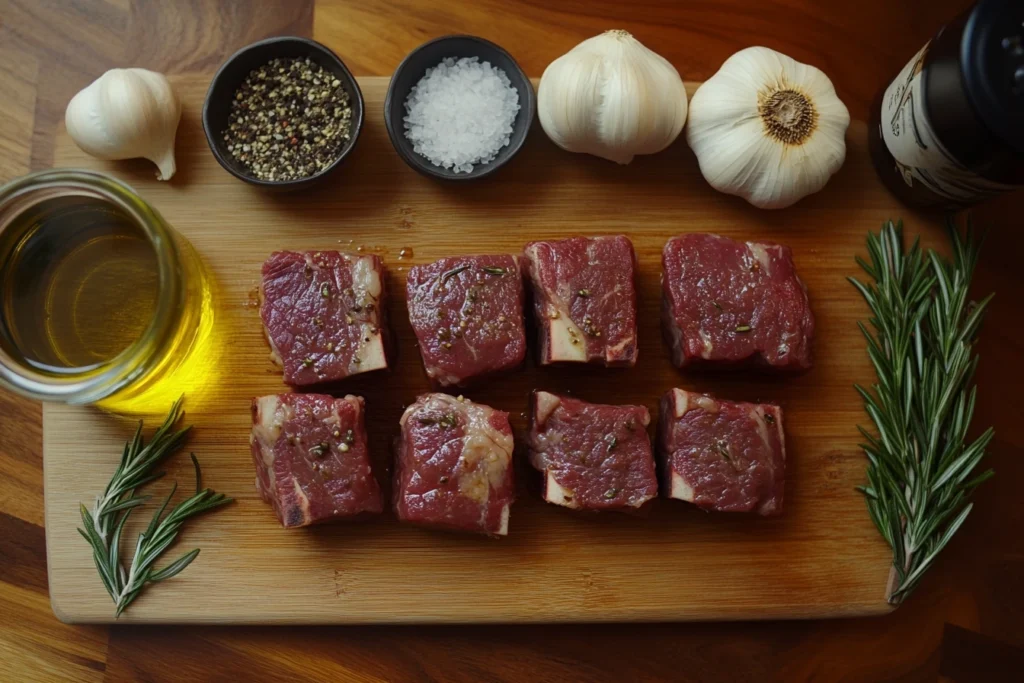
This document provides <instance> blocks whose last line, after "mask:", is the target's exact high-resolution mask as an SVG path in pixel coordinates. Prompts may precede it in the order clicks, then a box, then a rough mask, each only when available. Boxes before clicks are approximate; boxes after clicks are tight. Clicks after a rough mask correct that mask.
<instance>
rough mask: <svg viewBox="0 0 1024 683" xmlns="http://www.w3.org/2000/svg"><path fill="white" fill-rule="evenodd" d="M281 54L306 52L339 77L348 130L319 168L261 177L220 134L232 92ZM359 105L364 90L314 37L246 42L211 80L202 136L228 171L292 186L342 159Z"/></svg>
mask: <svg viewBox="0 0 1024 683" xmlns="http://www.w3.org/2000/svg"><path fill="white" fill-rule="evenodd" d="M280 57H309V58H310V59H311V60H313V61H314V62H316V63H317V64H319V65H320V66H322V67H323V68H324V69H326V70H327V71H329V72H331V73H332V74H334V77H335V78H337V79H338V80H339V81H341V84H342V87H343V88H345V91H346V92H347V93H348V96H349V106H350V107H352V131H351V133H350V135H349V141H348V143H347V144H346V145H345V146H344V147H342V148H341V150H340V151H339V153H338V158H337V159H335V160H334V161H333V162H332V163H331V164H330V165H329V166H327V167H326V168H324V169H323V170H322V171H320V172H319V173H315V174H314V175H311V176H309V177H307V178H298V179H296V180H260V179H259V178H256V177H254V176H252V175H250V174H249V171H248V170H247V169H246V168H245V166H243V165H242V164H241V163H240V162H239V161H238V160H237V159H235V158H234V157H233V156H231V153H230V152H229V151H228V150H227V146H226V145H225V144H224V138H223V136H224V130H225V129H226V128H227V127H228V118H229V116H230V114H231V98H233V97H234V96H235V93H236V92H237V91H238V88H239V86H241V85H242V82H243V81H244V80H245V78H246V76H248V75H249V73H250V72H251V71H252V70H253V69H257V68H259V67H261V66H263V65H264V64H266V63H267V62H269V61H270V60H272V59H277V58H280ZM363 110H364V106H363V93H362V91H360V90H359V84H358V83H356V79H355V77H353V76H352V73H351V72H350V71H349V70H348V67H346V66H345V64H344V62H342V61H341V60H340V59H338V55H336V54H334V53H333V52H331V50H329V49H328V48H326V47H324V46H323V45H321V44H320V43H318V42H316V41H314V40H309V39H308V38H299V37H297V36H281V37H278V38H267V39H266V40H261V41H259V42H257V43H253V44H252V45H247V46H246V47H243V48H242V49H241V50H239V51H238V52H236V53H235V54H233V55H231V57H229V58H228V60H227V61H226V62H224V64H223V65H222V66H221V67H220V69H219V70H218V71H217V74H216V75H215V76H214V77H213V80H212V81H211V82H210V89H209V90H208V91H207V93H206V101H205V102H204V103H203V130H204V131H205V132H206V142H207V143H208V144H209V145H210V151H211V152H213V156H214V158H215V159H217V161H218V162H219V163H220V165H221V166H223V167H224V168H225V170H227V172H228V173H230V174H231V175H233V176H235V177H236V178H238V179H239V180H243V181H245V182H247V183H249V184H250V185H256V186H258V187H265V188H269V189H273V190H296V189H299V188H306V187H309V186H310V185H313V184H315V183H318V182H319V181H321V180H323V179H324V178H325V177H327V175H329V174H330V173H331V172H332V171H334V170H335V169H337V168H338V166H340V165H341V162H342V161H344V159H345V157H347V156H348V155H349V153H350V152H351V151H352V149H353V148H354V147H355V146H356V140H357V139H358V138H359V133H360V131H362V129H363Z"/></svg>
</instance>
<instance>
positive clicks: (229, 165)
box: [203, 36, 364, 190]
mask: <svg viewBox="0 0 1024 683" xmlns="http://www.w3.org/2000/svg"><path fill="white" fill-rule="evenodd" d="M363 109H364V107H363V94H362V92H361V91H360V90H359V85H358V84H357V83H356V79H355V78H354V77H353V76H352V74H351V72H349V70H348V68H347V67H346V66H345V64H344V63H343V62H342V61H341V60H340V59H339V58H338V56H337V55H336V54H334V53H333V52H332V51H331V50H329V49H328V48H326V47H324V46H323V45H321V44H320V43H317V42H316V41H313V40H309V39H307V38H299V37H295V36H284V37H278V38H268V39H266V40H261V41H259V42H257V43H253V44H252V45H248V46H246V47H244V48H242V49H241V50H239V51H238V52H236V53H235V54H234V55H232V56H231V57H230V58H229V59H228V60H227V61H226V62H225V63H224V64H223V66H221V67H220V69H219V70H218V71H217V74H216V75H215V76H214V77H213V81H212V82H211V83H210V89H209V90H208V91H207V93H206V102H205V103H204V104H203V129H204V131H205V132H206V141H207V142H208V143H209V145H210V151H212V152H213V156H214V157H215V158H216V159H217V161H218V162H219V163H220V165H221V166H223V167H224V168H225V169H226V170H227V171H228V172H229V173H231V175H233V176H235V177H236V178H238V179H240V180H243V181H245V182H247V183H249V184H251V185H256V186H259V187H264V188H268V189H277V190H294V189H299V188H303V187H308V186H310V185H312V184H314V183H317V182H319V181H320V180H322V179H324V178H325V177H326V176H327V175H329V174H330V173H331V172H332V171H334V170H335V169H337V168H338V167H339V166H340V165H341V163H342V161H343V160H344V159H345V157H346V156H348V154H349V153H350V152H351V151H352V149H353V148H354V147H355V143H356V140H357V139H358V137H359V132H360V131H361V130H362V127H363Z"/></svg>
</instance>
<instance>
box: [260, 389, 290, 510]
mask: <svg viewBox="0 0 1024 683" xmlns="http://www.w3.org/2000/svg"><path fill="white" fill-rule="evenodd" d="M294 413H295V411H294V410H293V409H292V407H291V406H289V405H287V404H285V403H281V399H279V398H278V397H277V396H263V397H261V398H258V399H256V423H255V424H254V425H253V427H252V432H250V434H249V442H250V444H251V443H253V442H255V443H256V445H257V446H258V447H259V451H260V458H262V459H263V465H264V469H265V470H266V473H267V478H268V479H269V480H270V490H271V491H272V490H273V489H274V487H275V476H274V444H275V443H277V440H278V439H279V438H281V432H282V431H283V429H284V423H285V422H287V421H288V420H290V419H292V417H293V416H294ZM256 488H257V489H258V490H260V491H261V492H262V490H263V487H262V485H261V484H260V479H259V477H257V478H256Z"/></svg>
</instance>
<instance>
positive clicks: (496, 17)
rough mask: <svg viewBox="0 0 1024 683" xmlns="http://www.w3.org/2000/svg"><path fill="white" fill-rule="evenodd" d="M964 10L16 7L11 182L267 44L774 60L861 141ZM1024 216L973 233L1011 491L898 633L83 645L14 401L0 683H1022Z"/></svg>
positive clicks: (992, 415)
mask: <svg viewBox="0 0 1024 683" xmlns="http://www.w3.org/2000/svg"><path fill="white" fill-rule="evenodd" d="M968 4H969V2H968V0H902V1H901V2H892V0H859V1H858V2H856V3H846V2H826V1H825V0H703V1H697V0H691V1H689V2H672V1H671V0H663V1H660V2H659V1H656V0H646V1H644V2H623V1H622V0H578V1H569V0H544V1H540V0H458V1H456V0H448V1H445V2H437V1H436V0H398V1H394V2H370V1H369V0H366V1H346V0H315V2H314V0H261V1H259V2H255V1H254V2H248V3H247V2H242V1H241V0H237V1H233V0H191V1H190V2H189V1H185V0H178V1H176V2H161V1H160V0H63V1H61V0H0V181H6V180H9V179H11V178H13V177H15V176H18V175H21V174H24V173H27V172H29V171H31V170H38V169H43V168H48V167H49V166H50V165H51V163H52V158H53V139H54V134H55V131H56V128H57V124H58V122H59V121H60V119H61V118H62V117H63V112H64V108H65V106H66V104H67V101H68V99H69V98H70V97H71V96H72V95H73V94H74V93H75V92H76V91H77V90H78V89H80V88H82V87H83V86H85V85H86V84H88V83H89V82H90V81H91V80H93V79H94V78H95V77H97V76H98V75H99V74H101V73H102V72H103V71H104V70H106V69H108V68H111V67H115V66H142V67H147V68H150V69H156V70H161V71H165V72H174V73H183V72H186V73H187V72H193V73H195V72H200V73H211V72H212V71H213V70H214V69H216V67H217V66H218V65H219V64H220V63H221V61H222V60H223V59H224V58H225V57H226V56H227V55H229V54H230V53H231V52H233V51H234V50H235V49H237V48H238V47H241V46H242V45H245V44H247V43H249V42H251V41H254V40H257V39H260V38H264V37H267V36H271V35H281V34H297V35H306V36H312V37H314V38H316V39H317V40H320V41H322V42H324V43H326V44H327V45H328V46H329V47H331V48H333V49H334V50H335V51H336V52H337V53H338V54H339V55H340V56H341V57H342V58H343V59H344V60H345V61H346V63H347V64H348V65H349V67H350V68H351V69H352V70H353V71H354V72H355V73H356V74H357V75H389V74H390V73H391V71H392V70H393V69H394V68H395V66H396V65H397V64H398V62H399V61H400V60H401V58H402V57H403V56H404V55H405V54H406V53H407V52H409V51H410V50H411V49H412V48H414V47H415V46H417V45H418V44H420V43H422V42H423V41H425V40H427V39H429V38H432V37H434V36H438V35H442V34H445V33H458V32H465V33H473V34H477V35H481V36H484V37H486V38H490V39H492V40H495V41H497V42H499V43H501V44H502V45H504V46H505V47H506V48H507V49H508V50H509V51H510V52H511V53H512V54H513V55H514V56H515V57H516V58H517V59H518V60H519V62H520V64H522V66H523V67H524V68H525V69H526V71H527V72H528V73H530V74H531V75H540V74H541V72H542V71H543V69H544V67H545V66H546V65H547V64H548V63H549V62H550V61H551V60H552V59H554V58H555V57H557V56H558V55H560V54H562V53H563V52H565V51H566V50H568V49H569V48H570V47H572V46H573V45H575V44H576V43H578V42H579V41H580V40H582V39H584V38H586V37H589V36H591V35H593V34H595V33H598V32H600V31H602V30H605V29H609V28H624V29H627V30H629V31H631V32H633V33H634V34H635V35H636V36H637V37H638V38H640V39H641V40H642V41H643V42H644V43H645V44H647V45H648V46H649V47H651V48H652V49H654V50H656V51H657V52H659V53H661V54H663V55H664V56H665V57H666V58H668V59H669V60H670V61H671V62H672V63H673V64H674V65H675V66H676V67H677V69H678V70H679V71H680V73H681V75H682V76H683V78H684V79H687V80H701V79H704V78H707V77H708V76H710V75H711V74H713V73H714V72H715V70H716V69H717V68H718V66H719V65H720V64H721V62H722V61H723V60H724V59H725V58H726V57H728V56H729V55H730V54H732V53H733V52H734V51H736V50H738V49H740V48H743V47H746V46H748V45H755V44H762V45H767V46H769V47H772V48H776V49H779V50H782V51H784V52H786V53H788V54H790V55H791V56H793V57H794V58H796V59H798V60H801V61H805V62H809V63H812V64H815V65H816V66H819V67H820V68H822V69H824V70H825V72H826V73H828V74H829V75H830V76H831V78H832V80H833V82H834V83H835V85H836V88H837V90H838V92H839V94H840V96H841V97H842V99H843V100H844V101H845V102H846V104H847V105H848V106H849V108H850V110H851V113H852V114H853V116H854V117H856V118H866V117H867V112H868V108H869V104H870V101H871V99H872V97H873V96H874V94H875V93H876V91H877V90H878V89H879V88H880V87H881V86H882V85H883V84H884V83H886V82H887V80H888V79H889V78H891V77H892V76H893V75H894V74H895V73H896V71H897V70H898V69H899V68H900V67H902V65H903V64H904V63H905V61H906V60H907V59H908V58H909V56H910V55H911V54H912V53H913V52H914V51H916V50H917V49H918V48H919V47H920V45H921V44H923V43H924V41H925V40H927V39H928V38H929V37H930V36H931V35H932V34H933V33H934V31H935V30H936V29H938V28H939V27H940V26H941V25H942V24H943V23H945V22H946V21H947V20H948V19H950V18H951V17H953V16H954V15H955V14H956V13H957V12H959V11H960V10H961V9H963V8H964V7H965V6H966V5H968ZM1022 207H1024V201H1022V197H1021V193H1018V194H1017V195H1016V196H1007V197H1004V198H1001V199H999V200H997V201H995V202H993V203H991V204H989V205H988V206H985V207H982V208H981V209H980V210H978V211H976V212H975V217H976V220H979V221H980V222H981V223H983V224H985V225H986V226H988V227H989V228H990V229H991V232H990V235H989V240H988V243H987V246H986V250H985V253H984V255H983V259H982V264H981V267H980V270H979V273H978V275H977V278H976V280H977V287H978V291H979V292H987V291H990V290H996V291H997V292H998V296H997V298H996V300H995V302H994V304H993V308H992V309H991V313H990V316H989V319H988V322H987V325H986V327H985V329H984V331H983V335H982V342H981V344H980V346H979V348H980V351H981V355H982V361H981V365H980V367H979V371H978V381H979V384H980V390H979V398H978V408H977V416H978V420H977V422H978V426H981V423H986V424H994V425H995V426H996V432H997V433H996V440H995V441H994V442H993V444H992V448H991V456H990V464H991V465H992V466H993V467H995V469H996V470H997V476H996V478H995V479H994V480H992V481H991V482H989V483H987V484H986V485H985V486H984V487H983V488H982V490H981V491H980V495H979V496H978V498H977V505H976V507H975V511H974V513H973V514H972V516H971V518H970V519H969V520H968V522H967V524H966V525H965V527H964V528H963V529H962V531H961V532H960V533H959V534H958V536H957V537H956V539H955V540H954V541H953V542H952V543H951V544H950V546H949V548H948V550H947V551H946V552H945V553H944V555H943V556H942V557H941V559H940V560H939V562H938V564H937V566H936V567H935V569H934V570H933V571H932V572H931V573H930V574H929V575H928V576H927V578H926V579H925V580H924V582H923V583H922V585H921V587H920V588H919V590H918V591H917V593H916V594H915V595H914V596H913V597H912V598H911V599H910V600H909V602H908V603H907V604H906V605H904V606H903V607H901V608H900V609H898V610H897V611H896V612H894V613H893V614H891V615H888V616H886V617H883V618H877V619H861V620H838V621H828V622H784V623H752V624H720V623H719V624H678V625H674V624H664V625H643V626H635V625H601V626H586V625H579V626H540V627H536V626H531V627H501V626H491V627H375V628H343V627H336V628H333V627H332V628H252V627H246V628H213V627H209V628H172V627H159V628H156V627H154V628H131V627H128V628H119V627H113V628H106V627H72V626H66V625H63V624H61V623H60V622H59V621H57V619H56V618H55V617H54V616H53V614H52V612H51V611H50V606H49V598H48V594H47V575H46V559H45V539H44V534H43V527H42V523H43V487H42V456H41V453H42V449H41V437H40V410H39V406H38V405H37V404H34V403H32V402H29V401H25V400H23V399H20V398H16V397H13V396H10V395H7V394H3V393H2V392H0V615H2V619H0V680H179V679H180V680H192V681H195V680H367V681H376V680H388V681H399V680H411V681H423V680H444V681H463V680H464V681H484V680H520V679H534V680H543V681H547V680H552V681H554V680H588V681H598V680H609V681H631V680H664V681H683V680H686V681H689V680H716V681H732V680H736V681H754V680H757V681H760V680H768V679H782V680H787V681H789V680H807V679H815V680H834V679H838V678H844V679H847V680H935V679H936V677H937V676H940V675H941V676H943V677H945V678H948V679H950V680H963V681H970V680H979V681H981V680H985V681H991V680H998V679H999V678H1000V676H1005V677H1006V680H1010V676H1011V673H1012V672H1011V670H1010V669H1009V665H1010V664H1012V663H1016V666H1015V667H1014V669H1015V671H1014V672H1015V673H1017V674H1019V665H1020V661H1021V649H1020V648H1021V647H1022V646H1024V619H1022V616H1024V583H1022V581H1021V579H1022V578H1024V534H1021V532H1020V529H1021V528H1022V526H1021V525H1022V524H1024V496H1021V495H1020V486H1019V484H1018V482H1019V481H1020V480H1021V478H1022V477H1024V458H1022V456H1024V452H1022V451H1024V433H1022V432H1021V431H1020V430H1019V429H1014V428H1015V427H1017V426H1018V425H1019V424H1021V423H1022V421H1024V404H1022V403H1021V402H1020V401H1019V398H1018V397H1016V391H1015V390H1016V389H1017V388H1018V387H1020V386H1021V385H1022V384H1024V363H1022V349H1021V342H1020V336H1021V332H1022V331H1024V325H1022V324H1021V321H1020V312H1021V304H1020V294H1021V293H1022V285H1021V277H1020V273H1019V271H1020V266H1019V261H1020V258H1021V257H1020V254H1021V253H1022V247H1024V238H1022V237H1021V236H1020V234H1019V233H1018V232H1016V231H1015V229H1017V228H1020V227H1021V226H1020V215H1021V208H1022ZM883 218H885V217H883V216H879V221H881V220H882V219H883ZM827 234H828V226H822V235H823V239H827ZM850 352H851V353H860V352H862V351H861V350H860V349H851V351H850ZM836 533H837V534H841V533H842V530H841V529H837V530H836ZM779 561H780V562H785V558H779ZM252 599H254V600H259V599H260V596H259V595H254V596H252Z"/></svg>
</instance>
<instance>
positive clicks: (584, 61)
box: [537, 31, 687, 164]
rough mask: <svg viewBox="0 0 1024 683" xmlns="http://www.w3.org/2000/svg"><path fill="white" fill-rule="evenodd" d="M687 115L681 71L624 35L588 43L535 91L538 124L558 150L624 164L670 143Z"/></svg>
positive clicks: (558, 63)
mask: <svg viewBox="0 0 1024 683" xmlns="http://www.w3.org/2000/svg"><path fill="white" fill-rule="evenodd" d="M686 110H687V103H686V88H685V87H684V86H683V81H682V79H681V78H679V72H677V71H676V70H675V67H673V66H672V65H671V64H669V62H668V61H667V60H666V59H665V58H664V57H662V56H661V55H659V54H657V53H655V52H652V51H651V50H649V49H648V48H646V47H645V46H644V45H643V44H642V43H641V42H640V41H638V40H637V39H636V38H634V37H633V36H631V35H630V34H629V33H627V32H626V31H607V32H605V33H602V34H601V35H598V36H594V37H593V38H589V39H587V40H584V41H583V42H582V43H580V44H579V45H577V46H576V47H574V48H573V49H572V50H570V51H569V52H567V53H566V54H564V55H562V56H561V57H559V58H558V59H556V60H555V61H553V62H551V64H549V65H548V68H547V69H545V70H544V75H543V76H542V77H541V79H540V86H539V87H538V88H537V114H538V117H539V118H540V125H541V127H542V128H544V132H545V133H547V135H548V137H549V138H551V140H552V141H553V142H554V143H555V144H556V145H558V146H559V147H561V148H562V149H565V150H567V151H570V152H581V153H584V154H593V155H594V156H599V157H602V158H604V159H609V160H611V161H615V162H617V163H620V164H628V163H629V162H630V161H632V160H633V157H634V156H635V155H637V154H654V153H655V152H660V151H661V150H663V149H665V148H666V147H668V146H669V145H670V144H672V142H673V141H674V140H675V139H676V138H677V137H679V133H680V132H681V131H682V129H683V124H685V123H686Z"/></svg>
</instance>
